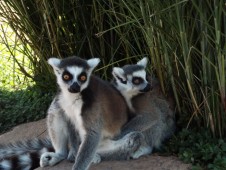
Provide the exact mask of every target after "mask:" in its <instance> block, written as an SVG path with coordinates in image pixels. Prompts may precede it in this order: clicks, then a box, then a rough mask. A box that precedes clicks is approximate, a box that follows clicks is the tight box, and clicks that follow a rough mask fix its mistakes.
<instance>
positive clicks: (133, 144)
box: [124, 132, 144, 153]
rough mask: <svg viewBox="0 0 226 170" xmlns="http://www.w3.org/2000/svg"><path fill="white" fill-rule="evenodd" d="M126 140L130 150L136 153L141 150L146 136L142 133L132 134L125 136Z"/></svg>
mask: <svg viewBox="0 0 226 170" xmlns="http://www.w3.org/2000/svg"><path fill="white" fill-rule="evenodd" d="M124 139H126V142H127V147H128V150H129V151H130V152H131V153H134V152H135V151H136V150H138V149H139V147H140V145H141V143H142V141H143V140H144V135H143V134H142V133H140V132H130V133H128V134H127V135H125V136H124Z"/></svg>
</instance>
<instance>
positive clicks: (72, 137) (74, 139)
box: [67, 123, 81, 162]
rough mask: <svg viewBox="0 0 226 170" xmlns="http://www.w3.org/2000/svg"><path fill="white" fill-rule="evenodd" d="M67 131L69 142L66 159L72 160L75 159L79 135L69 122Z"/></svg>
mask: <svg viewBox="0 0 226 170" xmlns="http://www.w3.org/2000/svg"><path fill="white" fill-rule="evenodd" d="M68 133H69V144H70V148H69V149H70V150H69V153H68V157H67V160H69V161H71V162H74V161H75V157H76V155H77V152H78V148H79V145H80V143H81V142H80V137H79V134H78V132H77V131H76V130H75V128H74V126H73V125H71V124H70V123H69V127H68Z"/></svg>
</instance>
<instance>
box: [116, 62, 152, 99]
mask: <svg viewBox="0 0 226 170" xmlns="http://www.w3.org/2000/svg"><path fill="white" fill-rule="evenodd" d="M146 65H147V58H143V59H142V60H140V61H139V62H138V63H137V64H134V65H125V66H124V67H122V68H119V67H114V68H113V72H112V74H113V76H114V78H115V83H116V88H117V89H118V90H119V91H121V92H126V93H129V94H131V95H137V94H139V93H142V92H147V91H149V90H150V89H151V86H150V84H149V83H148V81H147V80H146V71H145V68H146Z"/></svg>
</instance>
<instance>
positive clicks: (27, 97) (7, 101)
mask: <svg viewBox="0 0 226 170" xmlns="http://www.w3.org/2000/svg"><path fill="white" fill-rule="evenodd" d="M52 96H53V94H52V93H51V92H43V91H40V89H38V88H37V87H30V88H27V89H26V90H18V91H7V90H0V120H1V121H0V127H1V128H0V133H3V132H5V131H6V130H9V129H10V128H12V127H13V126H15V125H18V124H20V123H24V122H30V121H35V120H39V119H41V118H44V117H46V111H47V109H48V107H49V105H50V102H51V100H52Z"/></svg>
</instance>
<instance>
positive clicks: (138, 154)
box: [131, 145, 153, 159]
mask: <svg viewBox="0 0 226 170" xmlns="http://www.w3.org/2000/svg"><path fill="white" fill-rule="evenodd" d="M152 150H153V149H152V148H151V147H150V146H147V145H146V146H143V145H141V146H140V148H139V149H138V150H137V151H136V152H134V153H133V154H132V155H131V157H132V158H133V159H138V158H139V157H141V156H143V155H148V154H151V153H152Z"/></svg>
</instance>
